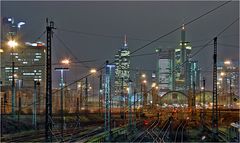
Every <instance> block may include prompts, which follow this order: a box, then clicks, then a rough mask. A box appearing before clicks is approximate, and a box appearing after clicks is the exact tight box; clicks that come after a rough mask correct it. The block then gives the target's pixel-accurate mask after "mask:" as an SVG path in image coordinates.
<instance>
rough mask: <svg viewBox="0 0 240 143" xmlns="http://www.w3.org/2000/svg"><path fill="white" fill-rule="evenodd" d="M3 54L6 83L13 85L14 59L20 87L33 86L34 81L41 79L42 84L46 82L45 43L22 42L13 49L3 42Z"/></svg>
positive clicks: (2, 72) (2, 60)
mask: <svg viewBox="0 0 240 143" xmlns="http://www.w3.org/2000/svg"><path fill="white" fill-rule="evenodd" d="M3 45H4V46H3V47H2V49H3V51H4V52H3V53H2V56H1V65H2V67H3V68H1V74H2V77H3V84H4V85H11V81H12V60H13V61H14V63H15V67H14V73H15V75H16V76H15V80H16V81H15V82H16V84H17V86H19V87H24V88H25V87H33V86H34V81H40V83H41V86H44V83H45V49H46V47H45V44H44V43H41V42H38V43H29V42H26V43H25V44H23V43H21V44H19V46H18V47H17V48H16V49H14V51H12V50H11V49H10V48H9V47H8V46H7V45H6V46H5V44H3Z"/></svg>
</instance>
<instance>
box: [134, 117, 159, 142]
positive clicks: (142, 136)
mask: <svg viewBox="0 0 240 143" xmlns="http://www.w3.org/2000/svg"><path fill="white" fill-rule="evenodd" d="M157 124H158V120H154V121H152V122H151V125H150V126H149V127H148V128H147V129H145V130H143V131H142V132H140V133H139V134H138V135H137V137H136V138H135V139H134V140H133V141H132V142H142V141H143V139H144V138H145V137H146V135H148V134H150V136H151V137H153V135H152V134H151V133H150V132H149V130H151V129H152V128H154V127H156V125H157Z"/></svg>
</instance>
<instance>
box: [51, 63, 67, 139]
mask: <svg viewBox="0 0 240 143" xmlns="http://www.w3.org/2000/svg"><path fill="white" fill-rule="evenodd" d="M61 63H62V64H64V65H69V63H70V61H69V60H68V59H64V60H62V61H61ZM55 71H60V72H61V74H60V82H61V83H60V88H61V101H60V102H61V136H62V140H63V126H64V122H65V120H64V113H63V96H64V95H63V94H64V92H63V88H64V85H63V84H64V71H69V68H63V67H61V68H55Z"/></svg>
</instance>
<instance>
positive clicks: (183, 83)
mask: <svg viewBox="0 0 240 143" xmlns="http://www.w3.org/2000/svg"><path fill="white" fill-rule="evenodd" d="M191 50H192V47H191V46H190V42H187V41H186V31H185V27H184V25H183V26H182V29H181V41H180V44H179V48H177V49H175V54H174V61H175V62H174V65H175V69H174V70H175V71H174V78H175V86H174V89H175V90H180V91H185V92H186V90H188V84H189V82H190V81H188V79H189V78H190V77H189V76H190V75H191V73H190V70H189V69H188V63H189V62H188V61H189V56H190V54H191Z"/></svg>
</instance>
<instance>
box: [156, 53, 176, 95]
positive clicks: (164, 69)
mask: <svg viewBox="0 0 240 143" xmlns="http://www.w3.org/2000/svg"><path fill="white" fill-rule="evenodd" d="M156 52H157V53H158V62H157V83H158V85H159V95H160V96H162V95H163V94H165V93H166V92H168V91H170V90H172V89H173V77H172V69H173V56H172V55H173V50H163V49H157V50H156Z"/></svg>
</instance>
